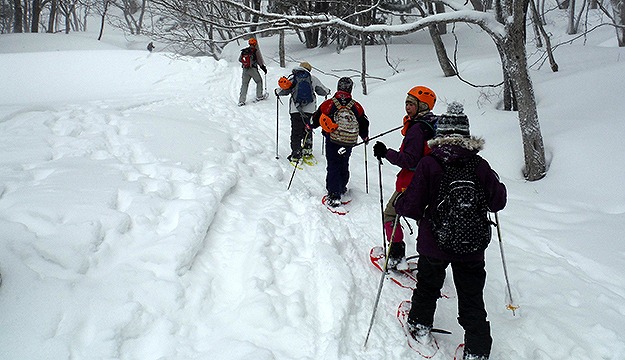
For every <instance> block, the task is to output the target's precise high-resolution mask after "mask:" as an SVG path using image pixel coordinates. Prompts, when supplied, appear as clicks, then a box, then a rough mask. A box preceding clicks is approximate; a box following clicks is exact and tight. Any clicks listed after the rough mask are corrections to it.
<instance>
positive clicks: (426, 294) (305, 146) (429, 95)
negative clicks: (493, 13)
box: [239, 39, 507, 360]
mask: <svg viewBox="0 0 625 360" xmlns="http://www.w3.org/2000/svg"><path fill="white" fill-rule="evenodd" d="M252 40H253V41H252ZM252 40H250V42H249V44H250V46H253V47H254V48H255V47H256V40H254V39H252ZM257 54H258V52H257ZM256 61H257V66H258V67H261V69H262V70H263V71H265V72H266V67H265V65H264V63H263V62H262V57H261V56H260V55H259V54H258V55H257V57H256ZM252 68H256V66H252ZM311 71H312V66H311V65H310V64H309V63H308V62H302V63H300V64H299V66H297V67H295V68H294V69H293V71H292V73H291V74H290V75H289V76H288V77H282V78H280V80H279V82H278V85H279V88H277V89H276V90H275V95H276V96H287V95H290V101H289V113H290V120H291V138H290V146H291V154H290V155H289V156H288V159H289V160H290V161H291V162H295V163H296V164H297V163H299V161H300V160H303V161H307V160H311V157H312V143H313V129H315V128H318V127H321V129H322V135H323V136H324V138H325V156H326V169H327V173H326V190H327V195H326V204H327V205H328V206H330V207H337V206H340V205H341V204H342V197H343V196H345V194H346V192H347V184H348V181H349V158H350V155H351V152H352V147H353V146H354V145H355V144H356V143H357V140H358V138H360V139H362V141H361V142H362V143H364V144H365V146H367V144H368V142H369V120H368V118H367V115H366V114H365V111H364V108H363V107H362V105H361V104H360V103H358V102H357V101H356V100H354V99H353V98H352V90H353V85H354V84H353V81H352V80H351V79H350V78H349V77H342V78H340V79H339V80H338V82H337V86H336V92H335V93H334V95H332V96H331V97H330V98H329V99H326V100H325V101H323V103H321V105H320V106H319V107H317V106H316V96H317V95H319V96H324V97H327V96H328V95H330V93H331V91H330V89H329V88H327V87H326V86H325V85H323V84H322V83H321V81H319V79H318V78H317V77H315V76H313V75H311V74H310V72H311ZM243 72H244V73H243V86H242V89H241V97H240V98H239V101H240V104H241V103H243V104H244V103H245V93H247V83H249V79H250V78H252V79H255V80H256V76H257V77H258V79H259V80H260V75H258V69H256V71H255V72H254V71H252V70H249V69H246V68H245V66H244V71H243ZM261 81H262V80H261ZM259 84H261V85H260V86H259ZM244 88H245V89H244ZM256 96H257V99H260V98H262V97H263V94H262V82H259V81H257V88H256ZM436 100H437V97H436V94H435V92H434V91H433V90H431V89H430V88H428V87H425V86H415V87H413V88H411V89H410V90H408V92H407V94H406V99H405V111H406V115H405V116H404V117H403V120H402V123H403V127H401V134H402V136H403V140H402V143H401V144H400V146H399V148H398V149H397V150H395V149H392V148H388V147H387V146H386V145H385V144H384V143H383V142H380V141H377V142H376V143H375V144H374V145H373V155H374V157H375V158H377V159H378V160H379V161H380V162H382V160H383V159H384V160H386V161H388V162H389V163H391V164H393V165H395V166H397V167H399V168H400V170H399V173H398V174H397V178H396V182H395V191H394V192H393V194H392V195H391V197H390V198H389V199H388V203H387V205H386V208H385V209H384V212H383V218H384V229H385V234H386V235H385V236H386V240H387V242H388V244H389V246H388V260H387V268H388V269H390V270H405V269H407V267H408V265H407V262H406V243H405V241H404V234H403V231H402V227H401V224H400V222H399V219H400V217H408V218H411V219H414V220H416V221H417V224H418V235H417V252H418V254H419V256H418V263H417V274H416V277H417V286H416V289H415V290H414V291H413V294H412V299H411V309H410V312H409V314H408V320H407V323H408V330H409V333H410V334H411V335H412V337H413V338H414V339H415V340H416V341H417V342H418V343H420V344H423V345H425V346H427V345H428V344H431V343H432V342H433V341H434V339H433V337H432V329H433V323H434V313H435V310H436V302H437V300H438V298H440V294H441V289H442V287H443V283H444V280H445V275H446V269H447V267H449V266H450V265H451V269H452V274H453V280H454V285H455V289H456V293H457V297H458V322H459V324H460V325H461V326H462V327H463V328H464V330H465V334H464V344H465V345H464V350H463V357H462V359H464V360H476V359H477V360H483V359H488V358H489V356H490V352H491V346H492V337H491V332H490V324H489V322H488V320H487V314H486V310H485V307H484V285H485V281H486V271H485V262H484V251H485V249H486V247H487V246H488V243H489V241H490V236H491V231H490V228H491V224H490V222H489V220H488V218H487V212H488V211H490V212H497V211H499V210H501V209H503V208H504V206H505V205H506V201H507V192H506V187H505V186H504V184H503V183H501V182H500V180H499V176H498V175H497V174H496V173H495V171H494V170H493V169H492V168H491V167H490V165H489V163H488V162H487V161H486V160H485V159H484V158H482V157H481V156H480V155H478V152H479V151H480V150H482V149H483V147H484V140H483V139H482V138H479V137H476V136H473V135H471V133H470V131H469V119H468V117H467V115H466V114H464V109H463V106H462V105H461V104H459V103H457V102H451V103H450V104H448V108H447V112H446V113H444V114H442V115H435V114H434V113H433V112H432V111H433V109H434V106H435V104H436ZM454 177H455V178H454ZM462 177H464V178H463V179H461V180H458V178H462ZM454 179H455V180H454ZM457 183H460V184H461V186H458V185H457ZM467 184H470V185H467ZM456 193H457V194H456ZM462 196H465V197H469V198H471V199H468V200H467V199H462V198H461V197H462ZM463 201H466V203H462V202H463ZM454 202H456V203H458V204H454ZM472 203H475V204H477V205H476V206H473V207H475V208H476V210H471V211H473V212H475V213H478V214H477V215H475V214H473V216H474V218H470V217H464V216H469V215H467V214H462V213H461V212H462V211H466V209H465V210H463V209H462V207H463V206H464V207H467V208H468V207H469V205H472ZM467 204H468V205H467ZM454 207H456V208H459V209H456V208H454ZM443 209H444V210H443ZM454 216H455V217H456V218H455V219H454V218H453V217H454Z"/></svg>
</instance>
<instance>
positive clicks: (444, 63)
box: [428, 25, 456, 77]
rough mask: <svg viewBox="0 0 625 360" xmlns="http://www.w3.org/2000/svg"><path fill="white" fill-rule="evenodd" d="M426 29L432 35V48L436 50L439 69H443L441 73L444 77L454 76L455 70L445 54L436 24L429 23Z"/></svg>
mask: <svg viewBox="0 0 625 360" xmlns="http://www.w3.org/2000/svg"><path fill="white" fill-rule="evenodd" d="M428 30H429V31H430V36H431V37H432V42H433V43H434V50H436V57H437V58H438V63H439V65H440V66H441V70H443V74H444V75H445V76H446V77H450V76H455V75H456V70H455V69H454V67H453V65H452V64H451V61H450V60H449V57H448V56H447V50H446V49H445V44H444V43H443V40H442V39H441V35H440V34H439V33H438V28H437V27H436V25H431V26H428Z"/></svg>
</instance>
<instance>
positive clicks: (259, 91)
mask: <svg viewBox="0 0 625 360" xmlns="http://www.w3.org/2000/svg"><path fill="white" fill-rule="evenodd" d="M247 43H248V44H249V47H247V48H245V49H243V50H242V51H241V55H239V62H240V63H241V68H242V69H243V70H242V74H241V92H240V93H239V106H243V105H245V99H246V98H247V88H248V87H249V85H250V80H251V79H254V82H255V83H256V101H259V100H263V99H265V98H266V96H267V94H265V93H264V92H263V78H262V77H261V76H260V72H258V68H260V69H261V70H262V71H263V72H264V73H265V74H267V67H266V66H265V61H264V60H263V55H262V54H261V53H260V49H259V48H258V41H257V40H256V39H255V38H251V39H249V40H248V41H247ZM246 53H249V54H250V55H251V59H250V61H249V63H246V62H245V61H244V57H245V54H246Z"/></svg>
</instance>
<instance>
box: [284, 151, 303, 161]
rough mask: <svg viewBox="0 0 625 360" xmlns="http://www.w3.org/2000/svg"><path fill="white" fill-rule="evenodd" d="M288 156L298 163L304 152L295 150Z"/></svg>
mask: <svg viewBox="0 0 625 360" xmlns="http://www.w3.org/2000/svg"><path fill="white" fill-rule="evenodd" d="M286 158H287V160H289V161H290V162H292V163H296V162H299V161H300V159H301V158H302V154H301V153H298V152H294V153H291V155H289V156H287V157H286Z"/></svg>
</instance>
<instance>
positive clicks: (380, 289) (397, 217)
mask: <svg viewBox="0 0 625 360" xmlns="http://www.w3.org/2000/svg"><path fill="white" fill-rule="evenodd" d="M398 222H399V215H395V220H394V221H393V231H392V234H391V239H393V238H394V237H395V229H397V223H398ZM384 244H386V239H385V240H384ZM392 246H393V243H392V242H391V245H389V246H388V250H387V251H386V258H385V259H384V267H383V268H382V276H381V277H380V283H379V284H378V293H377V295H376V297H375V303H374V304H373V314H371V321H370V322H369V330H367V337H366V338H365V344H364V347H365V348H366V347H367V342H368V341H369V335H370V334H371V328H372V327H373V321H374V320H375V313H376V312H377V309H378V303H379V302H380V295H382V286H384V279H385V278H386V271H387V270H388V257H389V255H390V253H391V247H392Z"/></svg>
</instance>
